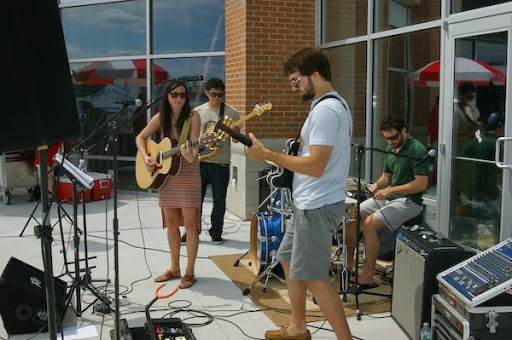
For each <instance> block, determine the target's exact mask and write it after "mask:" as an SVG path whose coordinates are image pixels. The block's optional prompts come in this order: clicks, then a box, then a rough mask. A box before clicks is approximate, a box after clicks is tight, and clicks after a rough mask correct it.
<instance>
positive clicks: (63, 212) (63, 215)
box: [19, 169, 71, 237]
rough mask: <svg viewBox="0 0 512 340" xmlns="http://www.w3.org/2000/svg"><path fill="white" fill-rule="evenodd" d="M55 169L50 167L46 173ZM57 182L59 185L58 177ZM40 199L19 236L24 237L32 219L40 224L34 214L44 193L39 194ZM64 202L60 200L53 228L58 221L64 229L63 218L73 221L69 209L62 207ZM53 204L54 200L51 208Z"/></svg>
mask: <svg viewBox="0 0 512 340" xmlns="http://www.w3.org/2000/svg"><path fill="white" fill-rule="evenodd" d="M51 171H53V169H50V170H48V172H47V173H46V174H47V175H48V174H49V173H50V172H51ZM55 182H56V185H57V186H58V185H59V184H58V183H59V180H58V177H57V178H56V180H55ZM39 196H40V197H39V199H38V200H37V202H36V204H35V206H34V209H32V212H31V213H30V216H29V217H28V219H27V222H26V223H25V225H24V226H23V229H22V230H21V232H20V235H19V237H23V233H25V229H27V227H28V224H29V223H30V221H32V220H34V221H35V222H36V223H37V224H39V221H38V220H37V219H36V218H35V217H34V214H35V212H36V211H37V208H39V205H40V204H41V202H42V195H39ZM61 203H62V202H59V203H58V205H57V215H58V219H57V222H55V223H54V224H53V225H52V229H53V228H54V227H55V225H56V224H57V223H59V225H60V229H61V230H62V218H66V219H67V220H68V221H71V216H69V214H68V213H67V211H66V210H65V209H64V208H63V207H62V204H61ZM51 205H52V202H50V208H51ZM61 236H62V235H61Z"/></svg>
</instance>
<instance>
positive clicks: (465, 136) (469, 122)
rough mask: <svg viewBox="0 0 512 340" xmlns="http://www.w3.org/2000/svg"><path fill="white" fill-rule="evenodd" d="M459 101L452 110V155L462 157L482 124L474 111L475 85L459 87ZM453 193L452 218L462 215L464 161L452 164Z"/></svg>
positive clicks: (456, 161) (469, 83)
mask: <svg viewBox="0 0 512 340" xmlns="http://www.w3.org/2000/svg"><path fill="white" fill-rule="evenodd" d="M458 90H459V96H458V98H459V100H458V101H457V103H456V104H455V107H454V109H453V119H454V127H453V129H454V139H453V154H454V156H462V151H463V147H464V144H466V142H468V141H469V140H471V139H472V138H474V137H475V136H476V135H477V134H479V133H480V128H481V127H482V122H480V121H479V120H478V119H479V117H480V113H479V111H478V110H476V106H475V105H474V102H475V100H476V90H477V88H476V85H475V84H473V83H471V82H464V83H462V84H460V85H459V88H458ZM453 171H454V173H453V178H454V185H453V187H454V191H453V200H452V202H453V203H452V204H453V205H454V211H455V214H454V217H457V216H461V215H463V211H462V208H463V205H464V204H463V203H462V202H461V193H462V190H463V187H464V185H465V184H464V181H465V176H464V173H465V169H464V161H462V160H458V159H456V160H455V161H454V164H453Z"/></svg>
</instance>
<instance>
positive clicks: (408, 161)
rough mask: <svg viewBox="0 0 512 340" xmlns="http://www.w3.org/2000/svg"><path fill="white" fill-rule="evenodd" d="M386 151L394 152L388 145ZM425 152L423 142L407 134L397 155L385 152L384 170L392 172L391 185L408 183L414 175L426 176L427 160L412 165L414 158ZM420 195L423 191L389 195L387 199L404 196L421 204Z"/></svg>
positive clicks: (418, 157) (416, 158)
mask: <svg viewBox="0 0 512 340" xmlns="http://www.w3.org/2000/svg"><path fill="white" fill-rule="evenodd" d="M386 151H387V152H391V153H396V151H395V150H394V149H393V148H391V147H390V146H389V145H388V146H387V148H386ZM426 154H427V149H426V148H425V147H424V146H423V144H421V143H420V142H418V141H417V140H416V139H414V138H412V137H411V136H410V135H409V134H407V139H406V140H405V143H404V145H403V146H402V148H401V149H400V151H399V152H398V155H399V156H395V155H393V154H391V155H390V154H386V159H385V160H384V172H388V173H391V174H392V176H391V186H396V185H403V184H406V183H409V182H410V181H412V180H413V179H414V175H423V176H428V162H427V161H424V162H421V163H420V164H418V165H416V166H415V167H413V166H412V165H413V164H414V163H415V162H416V160H418V159H420V158H422V157H423V156H425V155H426ZM400 156H402V157H400ZM422 196H423V191H421V192H418V193H415V194H408V195H401V194H399V195H390V196H389V199H390V200H394V199H397V198H401V197H406V198H409V199H410V200H411V201H413V202H414V203H416V204H421V198H422Z"/></svg>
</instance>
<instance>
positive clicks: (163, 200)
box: [158, 128, 201, 228]
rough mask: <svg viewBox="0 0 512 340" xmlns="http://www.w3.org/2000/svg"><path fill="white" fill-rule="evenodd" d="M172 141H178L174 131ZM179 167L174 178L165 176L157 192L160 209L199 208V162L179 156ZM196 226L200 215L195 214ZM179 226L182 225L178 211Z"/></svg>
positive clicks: (163, 223) (163, 220)
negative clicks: (189, 160) (191, 161)
mask: <svg viewBox="0 0 512 340" xmlns="http://www.w3.org/2000/svg"><path fill="white" fill-rule="evenodd" d="M170 138H171V139H172V140H178V139H179V135H178V133H177V131H176V129H174V128H173V129H171V136H170ZM180 159H181V167H180V169H179V171H178V173H177V174H176V175H175V176H171V175H169V176H167V180H166V181H165V183H164V184H163V185H162V186H161V187H160V189H159V190H158V205H159V206H160V207H161V208H199V207H200V206H201V174H200V171H199V162H197V161H196V162H193V163H189V162H188V161H187V160H186V159H185V158H183V157H182V156H180ZM197 215H198V216H197V217H198V218H197V226H199V225H200V224H199V222H200V218H201V216H200V214H199V213H198V214H197ZM179 225H180V226H182V225H183V216H182V214H181V210H180V218H179ZM162 227H163V228H165V227H166V225H165V217H164V214H163V210H162Z"/></svg>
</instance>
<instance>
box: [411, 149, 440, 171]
mask: <svg viewBox="0 0 512 340" xmlns="http://www.w3.org/2000/svg"><path fill="white" fill-rule="evenodd" d="M436 155H437V151H436V149H430V150H428V152H427V154H426V155H425V156H423V157H421V158H420V159H418V160H417V161H416V162H414V164H413V165H412V166H411V167H415V166H416V165H418V164H420V163H423V162H424V161H426V160H427V159H429V158H434V157H435V156H436Z"/></svg>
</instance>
